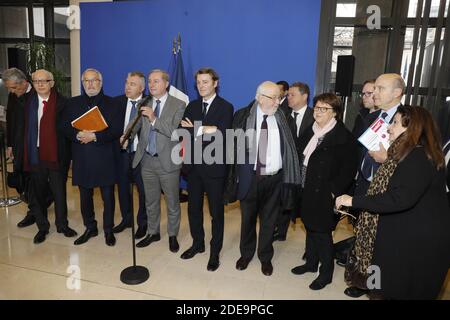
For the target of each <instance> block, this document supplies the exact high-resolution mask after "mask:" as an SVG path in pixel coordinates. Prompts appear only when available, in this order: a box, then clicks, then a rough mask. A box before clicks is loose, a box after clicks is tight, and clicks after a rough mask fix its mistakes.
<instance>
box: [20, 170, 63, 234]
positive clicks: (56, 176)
mask: <svg viewBox="0 0 450 320" xmlns="http://www.w3.org/2000/svg"><path fill="white" fill-rule="evenodd" d="M30 179H31V180H30V184H31V190H30V191H31V192H30V195H29V196H30V200H29V201H30V204H29V208H30V211H31V214H32V215H34V217H35V218H36V224H37V226H38V229H39V230H40V231H48V230H49V228H50V223H49V222H48V219H47V207H48V203H49V191H51V194H52V195H53V199H54V202H55V225H56V228H57V230H60V229H64V228H66V227H67V226H68V221H67V194H66V190H67V189H66V180H67V179H66V175H65V174H64V173H63V172H62V171H61V170H50V169H46V168H40V169H38V170H37V171H33V172H31V174H30Z"/></svg>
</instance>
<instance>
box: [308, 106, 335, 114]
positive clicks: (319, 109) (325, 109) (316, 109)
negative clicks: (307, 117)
mask: <svg viewBox="0 0 450 320" xmlns="http://www.w3.org/2000/svg"><path fill="white" fill-rule="evenodd" d="M328 110H333V108H327V107H314V108H313V111H314V112H320V113H325V112H327V111H328Z"/></svg>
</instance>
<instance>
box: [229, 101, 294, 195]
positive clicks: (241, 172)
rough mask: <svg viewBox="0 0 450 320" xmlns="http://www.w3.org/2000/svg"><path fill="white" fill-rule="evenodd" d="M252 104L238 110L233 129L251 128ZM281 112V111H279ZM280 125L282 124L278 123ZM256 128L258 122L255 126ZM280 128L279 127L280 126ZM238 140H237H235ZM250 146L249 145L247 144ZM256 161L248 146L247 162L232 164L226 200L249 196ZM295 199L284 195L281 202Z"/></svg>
mask: <svg viewBox="0 0 450 320" xmlns="http://www.w3.org/2000/svg"><path fill="white" fill-rule="evenodd" d="M252 106H253V104H252V105H249V106H247V107H246V108H243V109H240V110H238V111H237V112H236V113H235V115H234V119H233V129H234V130H237V129H242V130H244V131H245V130H247V129H250V128H247V118H248V116H249V115H250V110H251V108H252ZM277 112H279V111H277ZM278 126H280V124H279V123H278ZM254 129H256V123H255V128H254ZM278 129H279V128H278ZM235 142H236V140H235ZM283 142H284V141H283V135H282V134H280V146H281V154H282V155H283V154H284V149H283ZM247 147H248V146H247ZM236 152H237V150H236V145H235V146H234V154H235V157H236ZM254 166H255V165H254V163H253V164H252V163H251V159H250V158H249V150H248V148H246V153H245V163H243V164H237V163H236V160H235V163H234V164H233V165H231V166H230V172H229V174H228V178H227V182H226V191H225V202H226V203H231V202H234V201H235V200H236V199H237V200H243V199H245V197H246V196H247V194H248V192H249V190H250V185H251V182H252V178H253V176H254V175H255V171H254V169H253V168H254ZM292 201H293V199H290V198H285V197H282V199H280V203H282V202H284V203H290V202H292Z"/></svg>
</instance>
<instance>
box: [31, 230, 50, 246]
mask: <svg viewBox="0 0 450 320" xmlns="http://www.w3.org/2000/svg"><path fill="white" fill-rule="evenodd" d="M46 235H48V231H38V233H36V235H35V236H34V239H33V242H34V243H36V244H38V243H41V242H44V241H45V236H46Z"/></svg>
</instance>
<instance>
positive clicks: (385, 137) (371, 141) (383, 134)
mask: <svg viewBox="0 0 450 320" xmlns="http://www.w3.org/2000/svg"><path fill="white" fill-rule="evenodd" d="M388 126H389V124H388V123H387V122H386V121H384V120H383V119H381V118H378V119H377V120H375V121H374V122H373V123H372V124H371V125H370V127H369V128H368V129H367V130H366V132H364V133H363V134H362V135H361V136H360V137H359V138H358V141H359V142H361V143H362V144H363V146H364V147H366V148H367V149H368V150H369V151H378V150H380V142H381V143H383V146H384V148H385V149H386V150H387V149H388V148H389V133H388V132H387V129H388Z"/></svg>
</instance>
